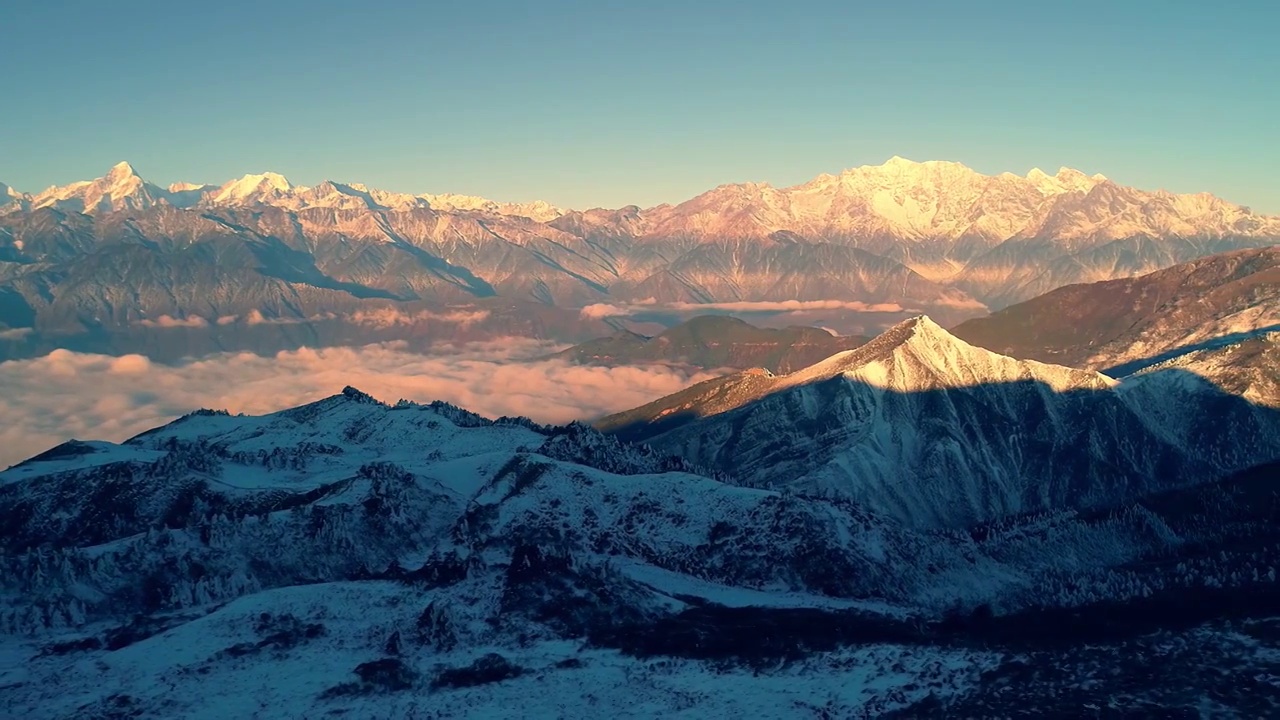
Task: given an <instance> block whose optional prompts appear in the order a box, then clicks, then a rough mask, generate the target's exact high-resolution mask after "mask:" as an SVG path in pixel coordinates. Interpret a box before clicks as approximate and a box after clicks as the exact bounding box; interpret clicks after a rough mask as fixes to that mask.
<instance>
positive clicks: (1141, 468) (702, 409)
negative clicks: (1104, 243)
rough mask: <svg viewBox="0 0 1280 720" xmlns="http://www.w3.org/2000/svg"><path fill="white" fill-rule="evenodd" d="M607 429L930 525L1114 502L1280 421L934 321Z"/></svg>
mask: <svg viewBox="0 0 1280 720" xmlns="http://www.w3.org/2000/svg"><path fill="white" fill-rule="evenodd" d="M597 427H599V428H601V429H603V430H607V431H610V432H616V433H619V434H620V436H622V437H626V438H632V439H640V440H644V441H645V442H647V443H649V444H651V445H653V446H654V447H655V448H657V449H659V450H660V451H662V452H667V453H671V454H677V455H681V456H683V457H687V458H689V459H690V460H691V461H693V462H695V463H698V464H700V465H702V466H705V467H709V468H714V469H716V470H719V471H722V472H726V473H729V474H731V475H733V476H735V477H737V478H739V479H741V480H743V481H747V482H750V483H752V484H758V485H762V486H768V487H791V488H795V489H798V490H802V491H805V492H835V493H838V494H840V495H843V496H847V497H850V498H852V499H854V500H855V501H857V502H858V503H860V504H862V505H864V506H866V507H868V508H869V509H871V510H873V511H874V512H877V513H880V514H882V515H887V516H890V517H894V518H896V519H898V520H900V521H902V522H905V523H908V524H914V525H919V526H924V527H953V528H954V527H966V526H970V525H972V524H973V523H975V522H982V521H988V520H995V519H999V518H1001V517H1005V516H1008V515H1012V514H1018V513H1025V512H1040V511H1045V510H1051V509H1059V508H1064V507H1070V508H1090V507H1098V506H1108V505H1112V504H1114V503H1116V502H1118V501H1119V498H1120V497H1123V496H1124V495H1125V494H1128V493H1133V492H1135V491H1140V492H1154V491H1157V490H1161V489H1167V488H1172V487H1179V486H1182V485H1186V484H1191V483H1194V482H1202V481H1205V480H1209V479H1212V478H1215V477H1221V476H1223V475H1225V474H1227V473H1230V472H1233V471H1236V470H1239V469H1242V468H1245V467H1249V466H1251V465H1254V464H1257V463H1260V462H1265V461H1270V460H1273V459H1276V458H1280V415H1277V413H1276V412H1275V411H1274V410H1272V409H1269V408H1264V407H1257V406H1254V405H1252V404H1251V403H1250V402H1248V401H1247V400H1245V399H1242V398H1237V397H1235V396H1232V395H1228V394H1226V393H1224V392H1223V391H1222V390H1220V389H1218V388H1217V387H1216V386H1214V385H1212V384H1211V383H1208V382H1205V381H1203V380H1200V379H1199V378H1198V377H1197V376H1195V375H1191V374H1190V373H1187V372H1186V371H1183V370H1179V369H1168V370H1166V371H1165V372H1153V373H1149V374H1145V375H1143V376H1141V377H1136V378H1133V379H1131V380H1128V381H1126V382H1125V383H1117V382H1116V381H1115V380H1112V379H1110V378H1108V377H1106V376H1103V375H1100V374H1098V373H1095V372H1090V371H1084V370H1075V369H1071V368H1066V367H1061V366H1054V365H1046V364H1043V363H1038V362H1034V361H1022V360H1015V359H1013V358H1009V357H1006V356H1003V355H998V354H996V353H993V352H990V351H987V350H983V349H981V348H977V347H974V346H972V345H969V344H967V343H965V342H963V341H961V340H959V339H957V338H955V337H954V336H952V335H951V334H949V333H947V332H946V331H945V330H943V329H942V328H941V327H939V326H938V325H937V324H936V323H934V322H932V321H931V320H930V319H928V318H927V317H918V318H913V319H911V320H908V321H905V322H903V323H901V324H899V325H897V326H895V327H894V328H891V329H890V330H888V331H886V332H885V333H884V334H883V335H881V336H879V337H877V338H875V339H874V340H872V341H870V342H868V343H867V344H866V345H864V346H862V347H860V348H857V349H855V350H849V351H846V352H843V353H839V354H837V355H834V356H832V357H830V358H828V359H826V360H823V361H821V362H819V363H817V364H814V365H812V366H810V367H808V368H804V369H802V370H798V371H796V372H793V373H791V374H789V375H782V376H774V375H772V374H770V373H768V372H765V371H748V372H744V373H739V374H736V375H730V376H726V377H723V378H718V379H715V380H709V381H706V382H704V383H701V384H699V385H695V386H693V387H691V388H689V389H687V390H684V391H682V392H680V393H677V394H675V395H672V396H670V397H667V398H663V399H661V400H657V401H655V402H653V403H650V404H649V405H646V406H643V407H641V408H637V409H636V410H632V411H628V412H625V413H621V414H619V415H614V416H611V417H608V418H605V419H603V420H601V421H600V422H599V423H597Z"/></svg>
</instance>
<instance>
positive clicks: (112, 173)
mask: <svg viewBox="0 0 1280 720" xmlns="http://www.w3.org/2000/svg"><path fill="white" fill-rule="evenodd" d="M167 195H168V193H167V192H166V191H165V190H164V189H162V188H160V187H157V186H155V185H152V184H151V183H149V182H147V181H145V180H143V179H142V177H140V176H139V175H138V173H137V172H135V171H134V169H133V166H132V165H130V164H129V163H127V162H121V163H117V164H116V165H114V166H112V168H111V170H109V171H108V172H107V174H106V175H104V176H102V177H100V178H98V179H96V180H86V181H81V182H75V183H71V184H70V185H64V186H62V187H51V188H49V189H48V190H45V191H44V192H40V193H36V194H35V195H33V196H32V197H31V208H32V209H37V210H38V209H40V208H56V209H58V210H65V211H70V212H82V213H90V214H93V213H108V212H116V211H136V210H146V209H147V208H150V207H153V206H155V205H156V204H157V203H159V202H160V201H162V200H164V199H165V198H166V197H167Z"/></svg>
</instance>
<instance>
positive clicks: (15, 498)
mask: <svg viewBox="0 0 1280 720" xmlns="http://www.w3.org/2000/svg"><path fill="white" fill-rule="evenodd" d="M929 332H933V331H932V330H931V329H929ZM880 342H881V345H882V346H883V345H884V344H885V343H884V342H883V341H880ZM873 351H874V349H873ZM854 352H859V351H854ZM868 352H872V351H868ZM837 357H839V356H837ZM837 362H838V361H837ZM1045 372H1049V371H1048V370H1046V371H1045ZM1081 378H1084V379H1083V380H1081ZM1048 379H1051V380H1052V379H1053V378H1048ZM1068 380H1069V381H1070V382H1087V383H1102V382H1103V381H1100V380H1096V379H1092V376H1087V375H1085V374H1081V375H1072V376H1071V377H1070V378H1068ZM1062 382H1067V380H1063V381H1062ZM1103 384H1105V383H1103ZM966 450H967V449H962V452H963V451H966ZM904 478H906V479H910V478H909V476H905V475H904ZM1275 480H1276V467H1275V466H1270V467H1261V468H1258V469H1256V470H1254V471H1251V472H1250V473H1247V474H1244V475H1239V476H1235V477H1231V478H1225V479H1222V480H1218V481H1214V482H1210V483H1207V484H1201V485H1197V486H1194V487H1191V488H1187V489H1180V490H1173V491H1168V492H1164V493H1157V494H1148V493H1147V492H1146V489H1147V488H1146V486H1138V485H1134V486H1131V487H1129V488H1128V489H1127V491H1126V492H1124V493H1118V494H1117V495H1116V496H1115V500H1116V501H1115V502H1114V503H1113V504H1110V505H1108V506H1107V507H1103V508H1097V509H1094V510H1091V511H1089V512H1082V511H1080V510H1077V509H1073V508H1070V507H1058V508H1053V509H1052V510H1049V511H1047V512H1042V513H1037V514H1033V515H1018V516H1010V517H1005V518H1003V519H1002V520H1000V521H999V522H994V523H987V524H981V525H976V526H973V527H970V528H968V529H966V530H965V531H951V530H922V529H916V528H913V527H910V526H908V525H906V524H904V523H902V522H899V521H898V520H895V519H893V518H889V517H885V516H883V515H879V514H876V513H873V512H870V511H868V509H866V508H864V507H862V506H860V505H858V504H856V503H853V502H850V501H849V500H848V499H847V498H844V497H838V496H828V497H822V496H819V495H815V494H806V493H793V492H789V491H777V490H770V489H759V488H753V487H745V486H743V485H740V484H737V483H736V482H735V479H734V478H733V477H732V476H730V475H727V474H724V473H713V471H710V470H705V469H701V468H699V467H698V466H697V465H695V464H693V463H691V462H690V461H689V460H686V459H683V458H679V457H674V456H664V455H662V454H660V453H659V452H655V451H654V450H652V449H650V448H648V447H646V446H637V445H628V444H625V443H622V442H619V441H618V440H617V439H615V438H611V437H608V436H605V435H602V434H600V433H599V432H597V431H595V430H593V429H591V428H589V427H586V426H584V425H577V424H575V425H570V426H567V427H545V426H540V425H537V424H534V423H531V422H529V421H527V420H523V419H512V418H503V419H499V420H496V421H494V420H488V419H485V418H482V417H479V416H476V415H474V414H472V413H469V412H467V411H465V410H462V409H460V408H456V407H453V406H450V405H447V404H443V403H433V404H429V405H419V404H414V403H407V402H400V403H397V404H395V405H387V404H384V403H381V402H378V401H376V400H374V399H373V398H371V397H369V396H368V395H365V394H364V393H361V392H360V391H358V390H355V389H353V388H347V389H345V390H344V391H343V392H342V393H340V394H338V395H335V396H333V397H330V398H327V399H324V400H321V401H318V402H315V403H311V404H309V405H304V406H301V407H298V408H294V409H291V410H286V411H283V412H279V413H274V414H271V415H267V416H262V417H248V416H230V415H227V414H225V413H220V412H215V411H200V412H196V413H193V414H191V415H189V416H187V417H184V418H182V419H180V420H178V421H175V422H173V423H171V424H169V425H166V426H164V427H161V428H157V429H156V430H154V431H151V432H148V433H144V434H142V435H140V436H138V437H135V438H133V439H132V440H129V441H127V442H125V443H122V444H119V445H115V444H111V443H102V442H92V441H86V442H75V441H73V442H69V443H66V444H64V445H61V446H59V447H57V448H54V449H53V450H51V451H49V452H46V453H43V454H41V455H39V456H37V457H35V458H32V459H31V460H29V461H27V462H24V463H21V464H19V465H17V466H15V467H13V468H10V469H9V470H6V471H5V472H3V473H0V707H2V708H4V712H6V713H9V714H11V715H14V716H17V717H31V718H70V717H77V718H79V717H226V716H228V715H233V716H245V717H251V716H256V717H288V718H294V717H318V716H325V715H330V714H346V715H348V716H354V717H459V716H464V717H465V716H484V717H549V716H551V717H595V716H599V715H601V714H607V715H611V716H612V715H616V716H619V717H651V716H654V715H662V716H666V715H670V716H677V717H679V716H686V717H706V716H708V715H735V714H743V713H747V714H752V715H754V716H759V717H794V716H796V715H798V714H799V715H807V714H817V715H821V714H822V713H827V714H829V715H834V716H846V715H850V714H859V713H861V714H869V715H882V714H886V713H891V712H902V713H905V714H906V716H909V717H921V716H925V717H928V716H946V715H948V714H949V713H951V710H950V709H951V708H957V709H958V710H956V712H960V714H962V715H972V714H977V715H986V714H991V713H992V712H994V713H996V714H1002V713H1004V714H1007V711H1008V708H1009V707H1011V706H1010V705H1008V704H1007V703H1006V704H1004V705H1002V704H1001V703H1002V702H1005V700H1006V699H1005V696H1003V695H1000V694H998V693H995V691H994V690H993V686H992V685H991V683H992V682H997V683H1009V684H1011V685H1012V686H1016V687H1017V688H1018V694H1016V697H1018V698H1020V701H1019V702H1020V703H1021V705H1022V706H1024V707H1025V705H1026V703H1027V697H1031V696H1024V695H1023V694H1024V693H1031V694H1034V693H1039V694H1040V697H1039V698H1038V699H1037V700H1036V702H1037V703H1040V706H1041V707H1044V708H1046V710H1052V711H1057V712H1066V713H1072V714H1076V713H1080V712H1084V711H1085V709H1086V708H1088V707H1090V706H1091V705H1096V704H1097V703H1099V702H1102V703H1104V704H1105V703H1106V702H1108V701H1114V699H1115V698H1116V697H1119V696H1121V695H1123V696H1124V697H1125V698H1128V699H1127V700H1124V702H1127V703H1129V704H1128V705H1124V707H1129V708H1133V707H1139V705H1138V703H1149V705H1147V706H1149V707H1155V708H1165V709H1185V708H1189V707H1195V706H1196V705H1195V703H1196V702H1198V701H1199V700H1200V698H1199V696H1197V695H1195V694H1194V693H1193V694H1192V696H1188V695H1187V694H1186V692H1185V689H1186V688H1193V689H1196V692H1200V693H1205V694H1207V693H1214V694H1215V695H1214V697H1215V698H1216V699H1215V702H1217V703H1218V704H1219V705H1220V706H1222V707H1225V708H1228V709H1232V710H1233V711H1239V712H1241V713H1243V714H1250V711H1253V712H1252V714H1253V715H1255V716H1256V715H1257V714H1259V712H1258V711H1259V709H1263V710H1272V709H1274V708H1275V707H1278V706H1277V705H1274V704H1272V703H1274V702H1275V701H1276V700H1277V693H1276V692H1275V691H1274V688H1272V689H1271V690H1266V689H1265V688H1262V689H1259V688H1258V687H1257V686H1256V682H1255V683H1254V684H1253V685H1250V684H1249V683H1250V682H1251V681H1250V680H1249V678H1254V677H1257V676H1260V674H1261V675H1265V674H1268V673H1270V674H1271V675H1276V674H1278V673H1280V667H1277V663H1276V662H1275V661H1274V657H1275V655H1274V643H1275V637H1276V636H1275V634H1274V632H1272V630H1271V628H1273V627H1274V623H1273V622H1272V621H1269V620H1267V618H1268V617H1269V615H1268V614H1267V608H1271V609H1272V610H1273V609H1274V607H1275V600H1276V598H1277V593H1276V588H1277V587H1278V586H1277V585H1276V582H1275V580H1276V566H1277V565H1278V564H1280V563H1277V557H1276V555H1277V547H1278V542H1280V534H1278V533H1277V528H1278V527H1280V524H1278V523H1277V522H1276V519H1277V505H1276V500H1275V497H1274V496H1273V494H1272V493H1271V492H1270V488H1271V487H1273V486H1274V482H1275ZM1229 619H1233V622H1241V621H1242V619H1243V620H1244V621H1247V623H1249V624H1246V625H1243V626H1238V625H1232V626H1230V627H1228V626H1227V625H1224V623H1225V622H1227V620H1229ZM1269 623H1270V624H1269ZM1151 633H1157V634H1155V635H1152V634H1151ZM1080 643H1087V644H1080ZM1190 646H1194V647H1196V648H1198V651H1197V653H1189V652H1188V651H1187V648H1188V647H1190ZM1108 647H1109V648H1113V649H1114V652H1123V653H1125V655H1124V657H1125V658H1133V659H1134V660H1133V661H1134V662H1136V658H1138V657H1140V656H1142V655H1144V654H1150V653H1160V654H1162V655H1163V656H1165V657H1167V658H1169V663H1168V664H1167V665H1166V667H1165V672H1164V674H1162V675H1161V676H1159V677H1150V678H1146V679H1134V680H1132V682H1131V684H1130V685H1126V686H1125V687H1124V688H1119V687H1118V686H1117V684H1116V682H1117V681H1116V679H1115V678H1113V677H1111V676H1109V675H1107V674H1106V673H1104V672H1102V671H1101V670H1100V668H1099V665H1098V663H1099V658H1100V657H1101V656H1104V655H1105V652H1106V651H1105V649H1104V650H1100V649H1099V648H1108ZM1243 647H1248V648H1253V649H1255V650H1257V652H1255V653H1254V654H1252V655H1249V656H1248V657H1249V658H1251V659H1244V660H1238V661H1235V662H1233V663H1232V664H1224V663H1221V662H1219V661H1220V659H1221V658H1222V657H1228V656H1229V657H1243V655H1242V654H1241V653H1242V651H1241V648H1243ZM1264 648H1271V649H1269V650H1264ZM1251 652H1253V651H1252V650H1251ZM1268 653H1271V654H1268ZM1122 662H1128V661H1127V660H1122ZM1206 663H1217V664H1218V667H1219V670H1220V672H1219V673H1215V674H1210V673H1205V672H1203V668H1204V666H1205V664H1206ZM1028 672H1032V673H1033V677H1031V678H1030V679H1028V678H1027V677H1026V674H1027V673H1028ZM1045 683H1048V684H1045ZM1047 688H1055V689H1054V690H1053V692H1052V693H1049V692H1048V691H1047ZM1174 688H1180V689H1181V690H1179V691H1176V692H1175V691H1174ZM1224 688H1226V689H1225V690H1224ZM1121 690H1123V692H1121ZM1011 697H1015V696H1011ZM1049 703H1052V704H1049ZM1261 714H1267V713H1266V712H1265V711H1264V712H1261Z"/></svg>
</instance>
